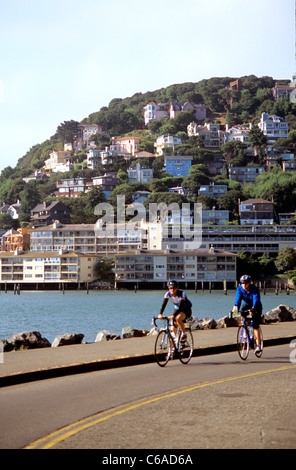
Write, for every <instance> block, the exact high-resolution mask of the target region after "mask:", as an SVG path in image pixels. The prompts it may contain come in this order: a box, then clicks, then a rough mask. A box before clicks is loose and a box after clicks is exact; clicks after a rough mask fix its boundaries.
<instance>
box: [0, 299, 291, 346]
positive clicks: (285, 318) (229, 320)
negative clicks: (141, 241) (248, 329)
mask: <svg viewBox="0 0 296 470" xmlns="http://www.w3.org/2000/svg"><path fill="white" fill-rule="evenodd" d="M295 320H296V310H295V309H294V308H292V307H290V306H288V305H283V304H280V305H278V306H277V307H275V308H274V309H272V310H270V311H269V312H267V313H265V314H264V315H263V316H262V323H263V324H269V323H277V322H289V321H295ZM188 323H189V325H190V327H191V329H192V330H212V329H217V328H230V327H237V326H238V325H239V324H240V317H236V318H233V317H231V316H230V317H229V316H225V317H223V318H220V319H219V320H214V319H212V318H209V317H205V318H203V319H202V320H199V319H198V318H197V317H196V316H192V317H191V318H190V319H189V321H188ZM157 332H158V330H157V328H155V327H153V328H152V329H151V330H150V331H148V330H136V329H134V328H132V327H131V326H127V327H124V328H123V329H122V334H121V336H120V335H118V334H116V333H113V332H110V331H107V330H102V331H99V332H98V334H97V336H96V339H95V342H96V343H99V342H102V341H114V340H120V339H125V338H134V337H143V336H152V335H155V334H157ZM83 338H84V335H83V334H82V333H67V334H63V335H59V336H57V337H56V338H55V339H54V341H53V343H52V344H51V343H50V342H49V341H48V340H47V339H46V338H44V337H42V335H41V333H40V332H38V331H22V332H20V333H16V334H14V335H12V336H11V337H10V338H8V339H2V340H0V346H2V350H3V352H9V351H16V350H22V349H37V348H49V347H52V348H55V347H60V346H66V345H71V344H81V343H82V340H83Z"/></svg>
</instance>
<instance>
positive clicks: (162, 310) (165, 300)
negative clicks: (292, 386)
mask: <svg viewBox="0 0 296 470" xmlns="http://www.w3.org/2000/svg"><path fill="white" fill-rule="evenodd" d="M168 300H169V299H168V298H166V297H165V298H164V299H163V302H162V306H161V308H160V312H159V315H158V317H160V318H161V317H162V314H163V312H164V309H165V308H166V304H167V303H168Z"/></svg>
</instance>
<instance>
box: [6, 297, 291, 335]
mask: <svg viewBox="0 0 296 470" xmlns="http://www.w3.org/2000/svg"><path fill="white" fill-rule="evenodd" d="M186 292H187V295H188V297H189V298H190V300H191V301H192V304H193V309H192V311H193V315H194V316H196V317H198V318H200V319H202V318H204V317H206V316H208V317H210V318H214V319H215V320H216V319H218V318H221V317H223V316H225V315H228V312H229V310H231V308H232V306H233V304H234V296H235V291H234V290H232V291H228V295H224V293H223V291H212V292H211V293H209V292H208V291H204V292H197V293H196V292H195V291H194V290H187V291H186ZM163 295H164V291H161V290H153V291H138V292H137V293H134V291H90V292H89V294H87V293H86V291H67V292H65V294H63V293H62V292H61V291H50V292H47V291H42V292H41V291H37V292H35V291H34V292H25V291H23V292H21V294H20V295H14V293H13V292H12V291H10V292H8V293H7V294H5V293H3V292H1V295H0V305H1V314H0V315H1V325H0V338H1V339H7V338H9V337H10V336H12V335H13V334H14V333H18V332H20V331H29V330H35V331H36V330H37V331H39V332H40V333H41V335H42V336H44V337H45V338H47V339H48V340H49V341H50V342H53V340H54V338H55V337H56V336H58V335H60V334H64V333H83V334H84V340H83V341H87V342H93V341H95V338H96V335H97V333H98V332H99V331H101V330H104V329H106V330H110V331H112V332H115V333H117V334H120V335H121V331H122V328H123V327H125V326H132V327H134V328H136V329H147V330H150V328H151V318H152V316H153V315H156V314H158V313H159V309H160V306H161V303H162V298H163ZM262 303H263V312H267V311H268V310H271V309H272V308H274V307H276V306H277V305H279V304H286V305H290V306H291V307H293V308H296V293H295V292H291V293H290V295H287V294H286V293H280V294H279V295H275V293H274V292H268V293H266V295H263V293H262ZM171 312H172V306H171V305H170V303H169V304H168V305H167V307H166V311H165V313H166V314H169V313H171Z"/></svg>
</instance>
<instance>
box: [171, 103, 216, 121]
mask: <svg viewBox="0 0 296 470" xmlns="http://www.w3.org/2000/svg"><path fill="white" fill-rule="evenodd" d="M188 110H193V111H194V117H195V119H197V120H198V121H202V120H203V119H205V118H206V117H207V108H206V107H205V105H204V104H196V103H193V102H192V101H185V102H181V101H172V102H171V103H170V107H169V113H170V119H174V118H175V117H176V116H177V114H178V113H181V112H185V111H188Z"/></svg>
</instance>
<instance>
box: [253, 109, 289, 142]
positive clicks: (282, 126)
mask: <svg viewBox="0 0 296 470" xmlns="http://www.w3.org/2000/svg"><path fill="white" fill-rule="evenodd" d="M258 127H259V129H260V130H261V131H262V132H263V134H264V135H265V136H266V137H267V143H268V144H269V145H272V144H274V143H275V141H276V140H277V139H279V138H281V137H283V138H287V137H288V123H287V121H285V120H284V118H282V117H280V116H275V115H271V116H270V115H269V114H267V113H262V115H261V119H260V122H259V123H258Z"/></svg>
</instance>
